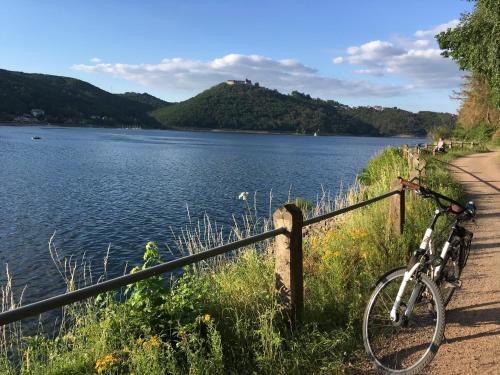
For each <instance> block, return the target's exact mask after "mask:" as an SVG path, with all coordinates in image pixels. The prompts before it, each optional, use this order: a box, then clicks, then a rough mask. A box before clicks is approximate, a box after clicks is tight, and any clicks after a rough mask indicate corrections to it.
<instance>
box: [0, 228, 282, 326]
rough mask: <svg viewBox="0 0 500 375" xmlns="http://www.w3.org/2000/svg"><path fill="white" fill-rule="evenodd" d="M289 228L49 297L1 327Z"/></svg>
mask: <svg viewBox="0 0 500 375" xmlns="http://www.w3.org/2000/svg"><path fill="white" fill-rule="evenodd" d="M285 233H287V230H286V229H285V228H277V229H273V230H271V231H268V232H265V233H262V234H258V235H255V236H251V237H248V238H245V239H242V240H239V241H235V242H232V243H229V244H226V245H222V246H217V247H214V248H212V249H209V250H207V251H203V252H200V253H197V254H192V255H188V256H185V257H182V258H178V259H175V260H172V261H170V262H166V263H162V264H159V265H157V266H153V267H150V268H147V269H145V270H142V271H138V272H135V273H131V274H128V275H124V276H120V277H117V278H114V279H111V280H107V281H103V282H101V283H99V284H95V285H90V286H87V287H84V288H82V289H78V290H75V291H74V292H69V293H65V294H60V295H58V296H55V297H51V298H47V299H44V300H42V301H38V302H34V303H30V304H29V305H25V306H21V307H19V308H17V309H14V310H10V311H6V312H3V313H1V314H0V326H2V325H5V324H8V323H12V322H15V321H18V320H21V319H24V318H28V317H30V316H34V315H38V314H41V313H43V312H46V311H49V310H53V309H56V308H58V307H62V306H65V305H69V304H71V303H74V302H78V301H81V300H84V299H86V298H89V297H94V296H97V295H98V294H101V293H105V292H109V291H111V290H115V289H118V288H121V287H124V286H126V285H129V284H132V283H135V282H137V281H141V280H144V279H147V278H149V277H151V276H157V275H160V274H162V273H165V272H171V271H173V270H175V269H178V268H181V267H184V266H188V265H190V264H193V263H196V262H200V261H202V260H206V259H208V258H212V257H214V256H217V255H221V254H225V253H228V252H230V251H232V250H236V249H238V248H240V247H244V246H248V245H252V244H254V243H257V242H260V241H264V240H267V239H269V238H273V237H276V236H277V235H279V234H285Z"/></svg>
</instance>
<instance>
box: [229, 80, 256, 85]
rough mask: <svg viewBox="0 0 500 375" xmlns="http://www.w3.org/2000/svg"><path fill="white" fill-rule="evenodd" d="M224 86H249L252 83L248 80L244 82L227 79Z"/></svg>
mask: <svg viewBox="0 0 500 375" xmlns="http://www.w3.org/2000/svg"><path fill="white" fill-rule="evenodd" d="M226 84H228V85H251V84H252V81H250V80H249V79H246V78H245V80H244V81H238V80H236V79H228V80H227V81H226Z"/></svg>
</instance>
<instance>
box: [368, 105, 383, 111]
mask: <svg viewBox="0 0 500 375" xmlns="http://www.w3.org/2000/svg"><path fill="white" fill-rule="evenodd" d="M370 108H371V109H374V110H375V111H383V110H384V107H382V106H381V105H373V106H370Z"/></svg>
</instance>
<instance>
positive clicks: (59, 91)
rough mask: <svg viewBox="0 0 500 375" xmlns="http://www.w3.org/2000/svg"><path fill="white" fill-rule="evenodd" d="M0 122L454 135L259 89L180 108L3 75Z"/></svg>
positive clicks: (384, 114)
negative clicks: (33, 113)
mask: <svg viewBox="0 0 500 375" xmlns="http://www.w3.org/2000/svg"><path fill="white" fill-rule="evenodd" d="M33 109H41V110H43V112H44V114H43V115H37V116H36V118H35V117H34V116H32V115H30V111H31V110H33ZM0 121H14V122H27V123H29V122H30V121H33V122H37V121H40V122H51V123H66V124H78V125H99V126H124V125H125V126H130V125H133V126H142V127H154V128H164V129H172V128H175V129H205V130H208V129H227V130H252V131H269V132H288V133H298V134H313V133H316V132H318V133H319V134H350V135H367V136H394V135H418V136H424V135H426V134H427V133H428V132H429V130H431V129H433V128H434V127H436V126H440V127H443V128H446V129H450V128H453V126H454V124H455V116H454V115H451V114H449V113H436V112H419V113H412V112H409V111H405V110H402V109H399V108H382V107H349V106H347V105H343V104H341V103H339V102H337V101H334V100H321V99H314V98H311V96H309V95H307V94H303V93H299V92H297V91H293V92H292V93H291V94H289V95H285V94H281V93H279V92H278V91H276V90H270V89H267V88H265V87H259V86H256V85H242V84H236V85H227V84H226V83H221V84H219V85H216V86H214V87H212V88H210V89H208V90H205V91H203V92H202V93H200V94H198V95H196V96H194V97H193V98H190V99H188V100H185V101H183V102H180V103H169V102H166V101H163V100H161V99H158V98H156V97H154V96H152V95H149V94H147V93H143V94H138V93H133V92H127V93H124V94H111V93H109V92H107V91H104V90H101V89H99V88H98V87H96V86H93V85H91V84H89V83H87V82H84V81H81V80H78V79H74V78H67V77H59V76H53V75H47V74H28V73H21V72H12V71H8V70H0Z"/></svg>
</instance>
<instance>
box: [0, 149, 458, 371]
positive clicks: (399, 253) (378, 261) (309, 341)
mask: <svg viewBox="0 0 500 375" xmlns="http://www.w3.org/2000/svg"><path fill="white" fill-rule="evenodd" d="M455 156H456V155H455ZM447 157H451V155H449V156H447ZM428 166H429V167H428V171H429V172H428V177H427V178H426V179H425V183H426V184H427V185H429V186H430V187H432V188H434V189H436V190H438V191H441V192H443V193H444V194H446V195H449V196H451V197H453V198H456V199H459V198H460V196H461V191H460V189H459V187H458V186H457V185H456V184H455V183H454V182H453V181H452V180H451V178H450V175H449V173H448V172H447V171H446V169H444V168H443V165H442V164H441V163H438V162H436V161H433V160H429V164H428ZM398 175H402V176H406V175H408V164H407V162H406V160H405V159H404V158H403V157H402V155H401V153H400V151H398V150H396V149H393V148H388V149H386V150H384V151H383V152H382V153H381V154H380V155H379V156H377V157H376V158H374V159H373V160H371V161H370V162H369V163H368V165H367V167H366V168H365V170H364V171H363V172H362V173H361V174H360V177H359V179H358V182H357V183H356V184H355V185H354V186H353V187H352V188H350V189H348V190H347V191H346V192H345V194H342V195H340V196H337V197H335V198H332V197H331V196H330V195H329V194H327V193H325V192H323V193H322V194H321V195H320V197H319V198H318V201H317V202H316V204H315V205H313V207H311V204H310V203H309V202H304V201H297V202H298V203H299V204H300V205H301V208H302V209H303V210H304V211H305V215H306V216H308V217H310V216H315V215H318V214H321V213H324V212H328V211H331V210H332V209H334V208H339V207H342V206H345V205H349V204H353V203H355V202H357V201H361V200H364V199H367V198H370V197H373V196H376V195H379V194H382V193H384V192H386V191H388V189H389V187H390V184H391V182H392V180H393V179H394V178H395V177H396V176H398ZM247 207H248V213H247V215H246V216H245V217H244V218H243V219H242V220H234V222H235V224H234V227H233V228H232V230H231V231H230V232H229V233H227V234H225V232H224V231H223V230H222V229H221V228H220V227H218V226H217V225H216V224H215V223H213V222H212V221H211V220H210V219H209V218H208V217H204V218H203V219H202V220H201V221H200V222H197V223H191V224H192V225H191V226H190V227H189V228H186V229H185V230H183V231H182V232H181V233H180V234H179V235H178V236H177V237H176V239H177V241H176V244H177V249H171V250H175V251H176V252H184V253H195V252H199V251H203V250H206V249H207V248H210V247H213V246H217V245H220V244H223V243H227V242H228V241H233V240H236V239H241V238H244V237H248V236H250V235H252V234H255V233H258V232H262V231H265V230H268V229H270V228H271V222H270V219H269V218H258V217H256V215H255V212H256V210H255V209H254V208H255V203H254V204H253V206H252V205H250V204H248V205H247ZM431 211H432V204H431V202H429V201H427V200H423V199H418V198H414V197H411V196H409V197H408V199H407V211H406V212H407V221H406V227H405V230H404V233H403V234H402V235H401V236H399V237H398V238H392V237H391V236H390V234H389V231H388V230H387V229H388V228H387V222H388V218H387V213H388V202H387V201H381V202H378V203H376V204H373V205H370V206H368V207H365V208H361V209H358V210H355V211H352V212H350V213H347V214H345V215H343V216H341V217H339V218H338V220H337V222H336V225H335V226H334V229H332V230H324V231H319V232H316V231H315V232H313V233H314V234H311V235H309V236H307V237H306V238H305V239H304V288H305V315H304V322H303V324H302V325H301V326H300V327H299V328H297V329H295V330H293V331H290V329H289V328H288V326H287V324H286V322H285V318H284V316H282V312H281V310H280V307H279V305H278V303H277V300H276V297H275V294H274V260H273V250H272V242H271V241H265V242H263V243H261V244H258V245H256V246H253V247H249V248H245V249H240V250H238V251H235V252H234V253H232V254H230V255H229V256H226V257H218V258H216V259H214V260H211V261H208V262H205V263H201V264H198V265H197V266H195V267H189V268H186V269H184V272H183V274H182V275H180V276H177V277H170V278H169V277H163V278H162V277H154V278H151V279H149V280H145V281H142V282H139V283H136V284H134V285H132V286H130V287H129V288H127V289H126V290H125V291H124V292H123V293H124V295H125V296H126V297H127V298H126V299H125V301H123V298H122V297H123V295H122V294H118V293H108V294H105V295H101V296H99V297H97V298H94V299H89V300H87V301H85V302H82V303H80V304H75V305H72V306H69V307H67V308H65V309H64V314H63V317H64V319H63V322H62V323H61V324H60V330H59V332H58V333H57V335H56V336H55V337H49V336H47V335H45V334H43V332H40V333H39V334H37V335H34V336H30V337H27V336H23V333H22V327H21V326H20V324H19V323H16V324H12V325H9V326H4V327H2V331H1V333H2V334H1V335H0V372H1V373H6V374H10V373H11V374H17V373H21V374H95V373H99V374H128V373H134V374H182V373H185V374H222V373H240V374H302V373H343V372H346V371H356V370H359V368H360V366H361V365H360V363H362V362H363V361H364V356H363V353H362V350H361V344H360V343H361V340H360V336H361V334H360V320H361V317H362V311H363V309H364V305H365V302H366V299H367V296H368V294H369V293H370V291H371V287H372V285H373V284H374V282H375V280H376V279H377V277H378V276H380V275H381V274H382V273H384V272H385V271H387V270H389V269H391V268H393V267H397V266H401V265H403V264H404V262H405V260H406V257H407V255H408V253H409V251H410V250H412V249H413V248H415V247H416V246H418V240H419V239H420V238H419V237H420V236H421V235H422V233H423V231H424V229H425V227H426V225H427V224H428V223H427V221H428V220H429V216H430V215H431ZM52 251H53V253H51V254H53V258H54V260H55V262H56V264H58V266H57V270H58V271H59V272H60V273H61V275H62V276H63V279H64V280H65V282H66V285H67V288H68V290H73V289H74V288H77V287H78V285H82V284H85V283H89V282H90V281H91V280H92V275H91V272H90V270H89V269H88V268H85V267H84V272H83V273H80V274H78V272H77V267H75V262H74V261H72V260H71V259H61V258H59V256H58V254H57V252H56V251H54V249H52ZM161 256H162V254H161V253H160V251H159V250H158V248H157V246H156V245H155V244H154V243H148V244H147V246H146V251H145V254H144V264H143V265H140V266H138V267H136V268H135V269H133V270H132V272H135V270H136V269H139V268H145V267H149V266H151V265H154V264H157V263H159V262H162V258H161ZM107 261H108V260H107V259H106V262H107ZM79 283H80V284H79ZM2 296H3V299H2V309H3V311H4V310H7V309H9V308H11V307H14V306H15V305H16V303H15V302H14V299H13V296H12V292H11V289H10V284H9V283H7V285H5V286H4V287H3V289H2Z"/></svg>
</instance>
